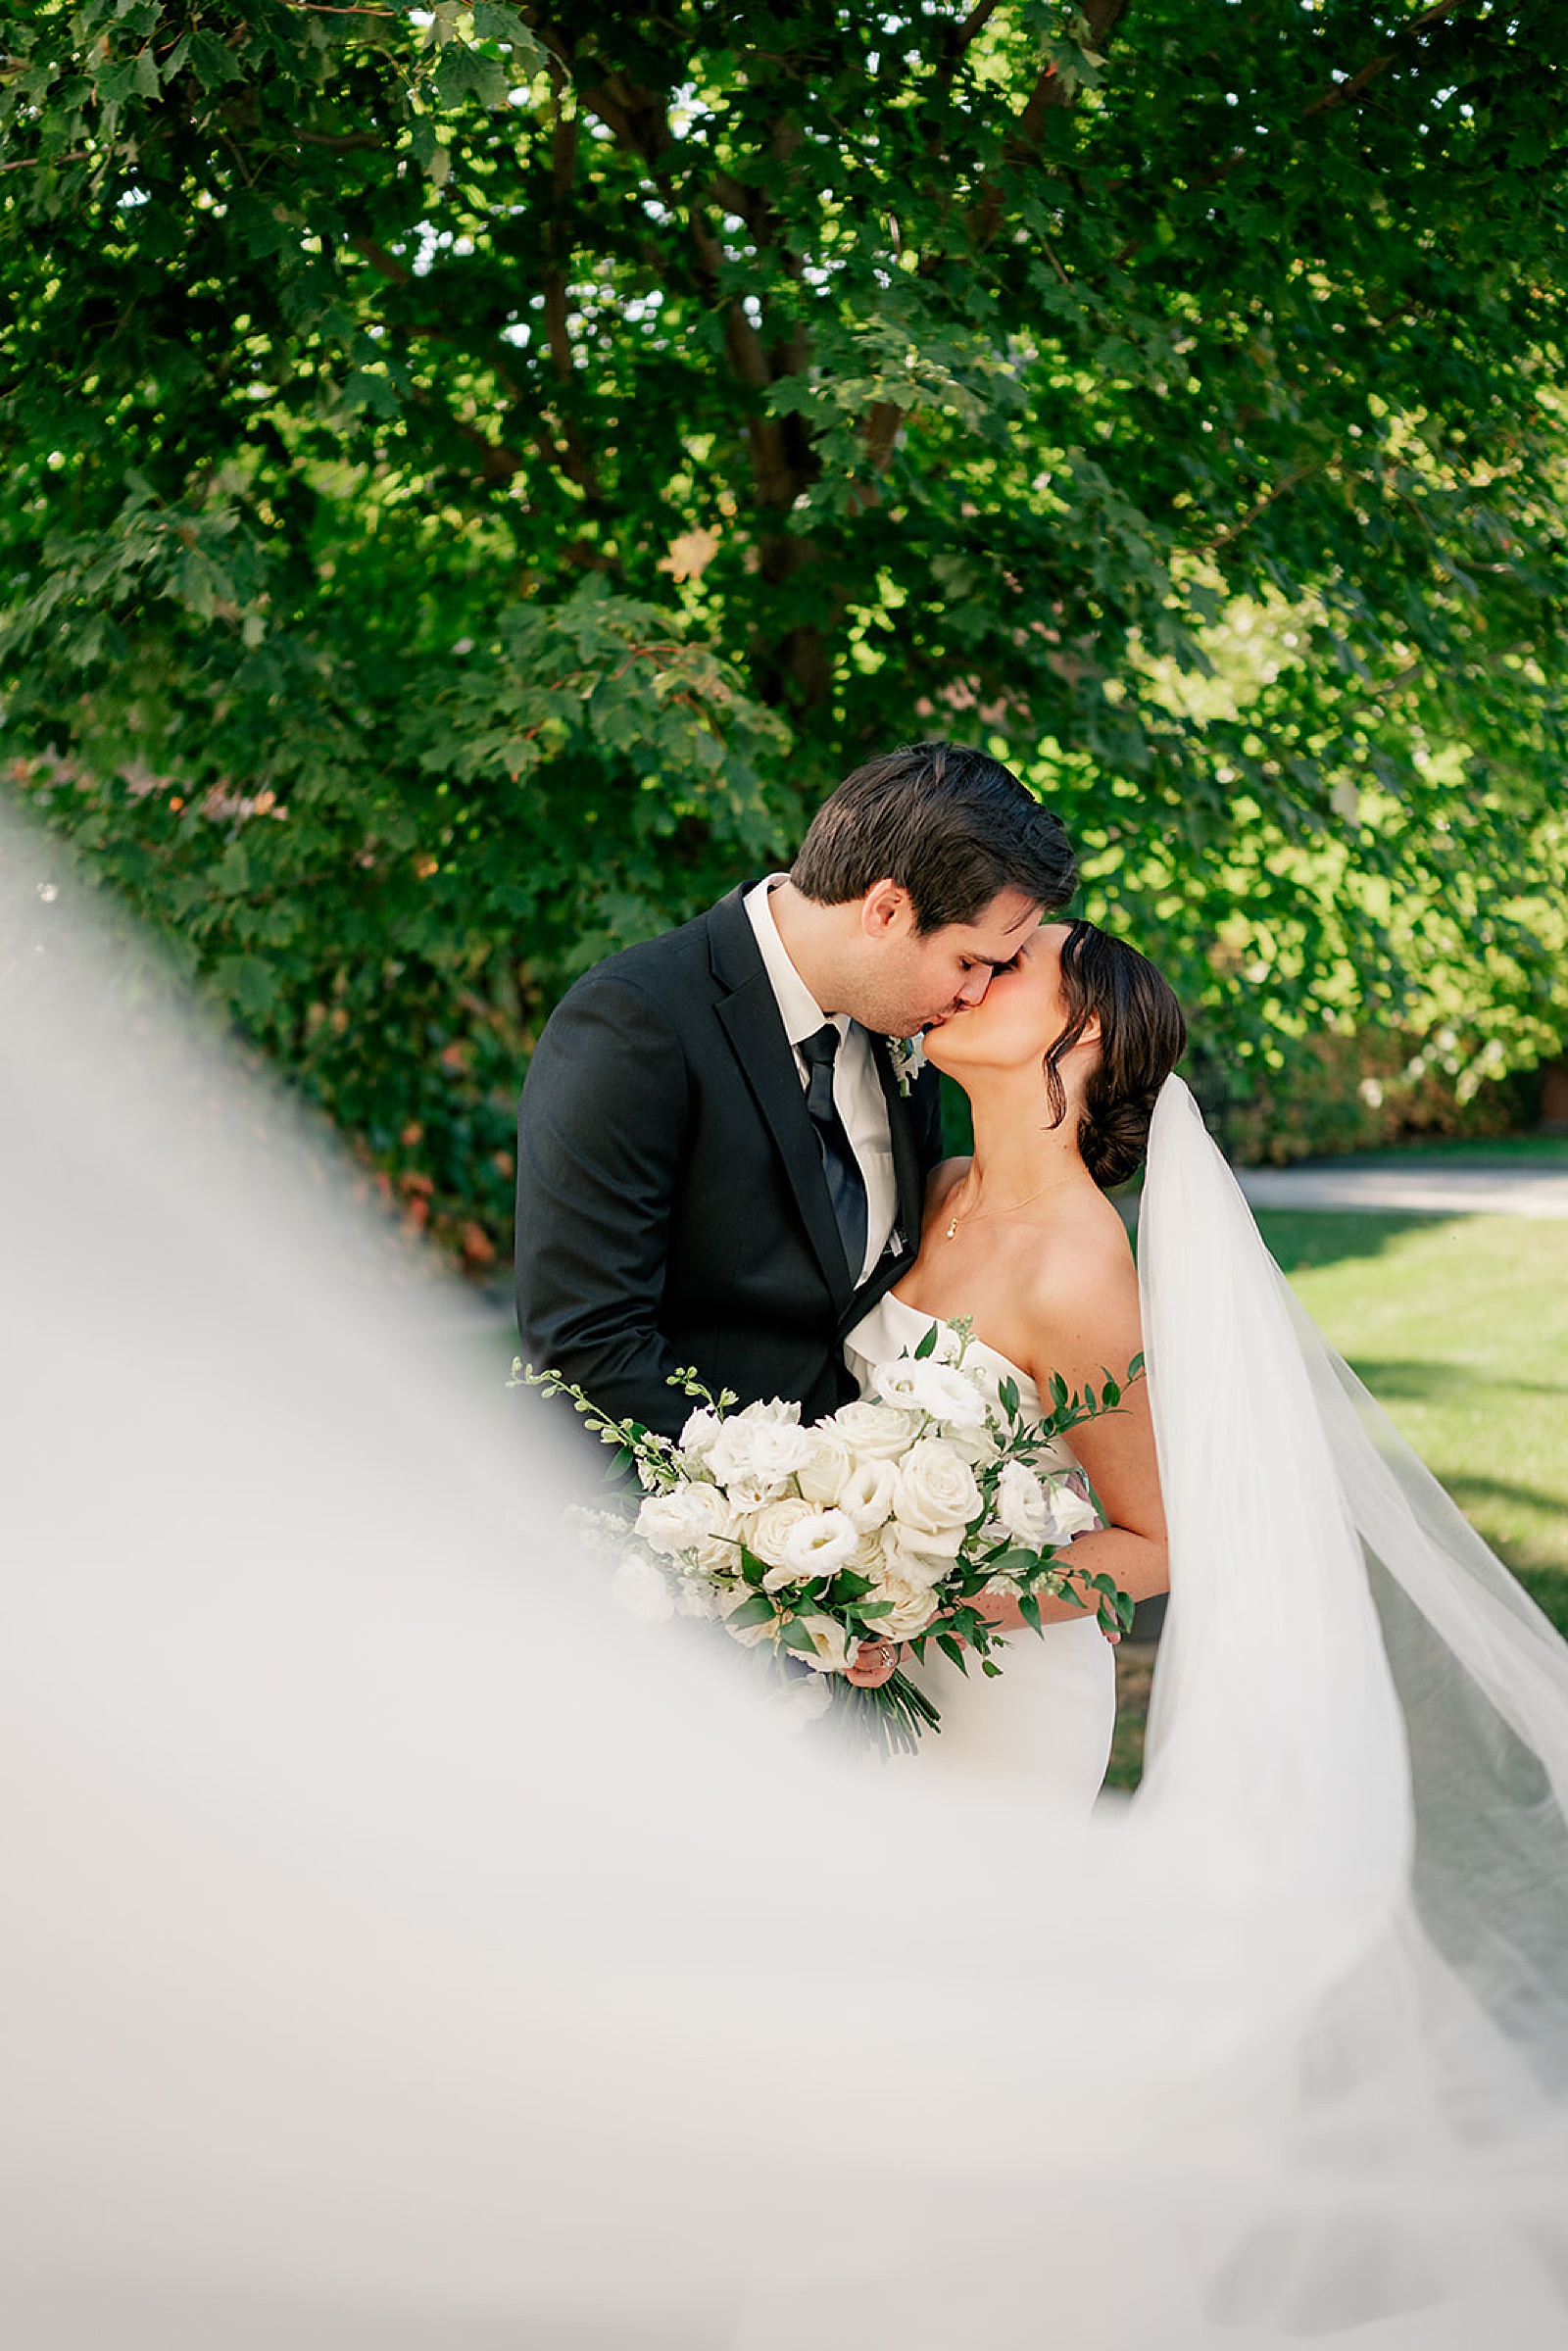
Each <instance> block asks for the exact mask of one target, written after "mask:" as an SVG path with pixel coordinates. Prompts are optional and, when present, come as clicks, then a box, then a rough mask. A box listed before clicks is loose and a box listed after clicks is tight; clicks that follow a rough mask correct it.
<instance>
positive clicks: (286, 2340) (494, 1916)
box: [0, 822, 1568, 2351]
mask: <svg viewBox="0 0 1568 2351" xmlns="http://www.w3.org/2000/svg"><path fill="white" fill-rule="evenodd" d="M0 1129H3V1132H4V1134H5V1151H4V1152H3V1153H0V1297H3V1298H4V1299H5V1313H4V1317H3V1318H0V1447H3V1451H4V1459H3V1463H0V1575H3V1578H4V1593H5V1627H6V1637H5V1640H4V1642H3V1643H0V1737H3V1739H4V1744H5V1766H4V1770H3V1772H0V1873H3V1879H4V1885H5V1889H6V1902H7V1920H6V1932H5V1936H4V1955H3V1960H0V1966H3V1969H4V1996H3V1999H0V2072H3V2076H4V2080H5V2095H4V2098H3V2099H0V2337H3V2339H4V2341H5V2342H6V2344H7V2345H8V2346H11V2345H15V2346H17V2351H104V2347H105V2346H108V2345H112V2346H114V2351H524V2347H526V2351H545V2347H547V2346H548V2347H549V2351H558V2347H565V2346H569V2347H570V2351H675V2346H679V2351H1045V2346H1055V2345H1059V2346H1062V2347H1063V2351H1069V2347H1070V2351H1127V2347H1128V2346H1129V2345H1133V2344H1146V2343H1147V2344H1150V2345H1157V2346H1158V2351H1300V2345H1301V2343H1302V2341H1303V2340H1306V2341H1309V2342H1317V2343H1321V2344H1324V2345H1327V2346H1328V2347H1329V2351H1477V2346H1478V2345H1481V2344H1490V2343H1497V2344H1499V2345H1505V2346H1506V2347H1507V2351H1563V2346H1564V2344H1565V2342H1568V1829H1565V1825H1564V1824H1565V1808H1568V1652H1565V1650H1564V1645H1563V1643H1562V1642H1561V1641H1559V1640H1558V1639H1557V1638H1556V1636H1555V1635H1554V1634H1553V1633H1552V1632H1551V1631H1550V1629H1549V1627H1547V1626H1546V1625H1545V1623H1544V1620H1543V1619H1542V1618H1541V1616H1540V1614H1539V1612H1538V1611H1536V1610H1535V1609H1533V1608H1532V1606H1531V1604H1530V1602H1529V1601H1528V1600H1527V1599H1526V1598H1525V1596H1524V1594H1523V1593H1522V1592H1520V1591H1519V1590H1518V1588H1517V1586H1515V1585H1514V1584H1513V1583H1512V1581H1511V1579H1510V1578H1509V1577H1507V1576H1506V1574H1505V1573H1504V1571H1503V1570H1502V1569H1501V1568H1500V1567H1499V1566H1498V1564H1497V1563H1496V1561H1495V1560H1494V1559H1493V1558H1492V1557H1491V1554H1490V1553H1489V1552H1487V1551H1486V1549H1485V1546H1484V1545H1482V1544H1481V1543H1479V1541H1478V1540H1477V1539H1476V1538H1475V1536H1474V1535H1473V1534H1472V1533H1471V1532H1470V1530H1469V1529H1468V1528H1467V1527H1466V1526H1465V1525H1464V1522H1463V1521H1462V1519H1460V1518H1459V1516H1458V1514H1457V1512H1455V1511H1454V1510H1453V1509H1452V1507H1451V1505H1450V1504H1448V1503H1447V1502H1446V1499H1445V1497H1444V1496H1443V1495H1442V1494H1441V1492H1440V1491H1439V1490H1438V1489H1437V1487H1436V1486H1435V1485H1434V1484H1433V1482H1432V1481H1431V1480H1430V1479H1429V1478H1427V1477H1426V1475H1425V1473H1424V1472H1423V1471H1421V1469H1420V1467H1419V1465H1418V1464H1416V1463H1414V1462H1413V1461H1412V1460H1411V1459H1410V1458H1409V1456H1408V1455H1407V1454H1406V1453H1405V1452H1404V1450H1403V1449H1402V1448H1401V1447H1400V1446H1399V1444H1398V1440H1397V1438H1396V1437H1394V1435H1393V1433H1392V1431H1390V1430H1388V1428H1387V1426H1386V1424H1384V1423H1383V1422H1382V1421H1381V1420H1380V1419H1379V1417H1378V1416H1377V1414H1376V1412H1375V1409H1374V1408H1373V1407H1371V1406H1370V1404H1369V1402H1368V1401H1367V1399H1365V1398H1364V1396H1362V1394H1361V1393H1360V1391H1359V1390H1358V1389H1357V1388H1356V1387H1355V1385H1354V1383H1353V1382H1351V1381H1350V1379H1349V1375H1348V1373H1346V1372H1345V1371H1344V1368H1343V1366H1340V1365H1339V1364H1338V1363H1337V1361H1336V1359H1334V1358H1333V1357H1331V1356H1330V1354H1329V1353H1328V1351H1327V1350H1326V1349H1325V1348H1324V1347H1323V1346H1322V1343H1321V1342H1320V1341H1319V1340H1317V1339H1316V1337H1315V1335H1314V1334H1312V1333H1311V1331H1310V1329H1309V1328H1307V1327H1303V1326H1301V1325H1299V1323H1298V1322H1297V1321H1296V1319H1295V1317H1294V1311H1293V1307H1292V1303H1291V1299H1290V1296H1289V1293H1288V1290H1287V1289H1286V1286H1285V1285H1284V1283H1283V1281H1282V1280H1281V1279H1280V1277H1279V1275H1278V1273H1277V1270H1276V1269H1275V1268H1274V1267H1273V1265H1272V1264H1271V1262H1270V1260H1269V1259H1268V1257H1267V1254H1266V1252H1265V1251H1264V1250H1263V1249H1262V1247H1261V1244H1260V1243H1259V1241H1258V1238H1257V1235H1256V1232H1255V1229H1254V1228H1253V1226H1252V1224H1251V1220H1250V1217H1249V1215H1248V1212H1247V1209H1246V1206H1245V1203H1244V1202H1243V1201H1242V1200H1241V1198H1240V1195H1239V1194H1238V1192H1237V1190H1236V1187H1235V1185H1234V1183H1233V1181H1232V1179H1231V1177H1230V1175H1229V1173H1228V1171H1227V1170H1226V1169H1225V1167H1224V1166H1223V1164H1222V1163H1221V1162H1220V1161H1219V1159H1218V1157H1217V1155H1216V1154H1215V1152H1214V1151H1213V1149H1212V1147H1211V1146H1210V1144H1209V1143H1208V1141H1207V1138H1206V1137H1205V1135H1204V1134H1203V1131H1202V1126H1201V1120H1200V1119H1199V1118H1198V1115H1197V1112H1196V1109H1195V1108H1194V1106H1193V1104H1192V1102H1191V1098H1190V1097H1189V1096H1188V1095H1187V1093H1186V1090H1185V1088H1183V1087H1182V1086H1181V1085H1180V1082H1179V1081H1176V1080H1173V1081H1171V1084H1170V1086H1169V1087H1168V1088H1167V1090H1166V1093H1165V1095H1164V1096H1163V1097H1162V1098H1161V1101H1160V1104H1159V1107H1158V1110H1157V1112H1156V1115H1155V1122H1154V1132H1153V1137H1152V1151H1151V1164H1150V1173H1149V1179H1148V1183H1147V1186H1146V1190H1145V1195H1144V1208H1143V1220H1142V1221H1143V1229H1142V1234H1141V1239H1140V1277H1141V1281H1142V1284H1143V1291H1144V1328H1145V1338H1146V1348H1147V1353H1148V1361H1149V1380H1150V1396H1151V1404H1152V1412H1153V1419H1154V1427H1155V1436H1156V1443H1157V1445H1158V1448H1159V1458H1160V1466H1161V1476H1162V1483H1163V1487H1164V1494H1165V1503H1166V1513H1167V1521H1168V1525H1169V1529H1170V1543H1171V1584H1172V1597H1171V1602H1170V1610H1169V1615H1168V1618H1167V1624H1166V1630H1165V1635H1164V1638H1163V1641H1162V1643H1161V1651H1160V1663H1159V1668H1158V1673H1157V1676H1156V1686H1155V1692H1154V1704H1153V1709H1152V1721H1151V1729H1150V1739H1149V1754H1148V1767H1147V1771H1146V1776H1145V1781H1144V1785H1143V1787H1142V1788H1141V1789H1140V1790H1139V1792H1138V1794H1137V1795H1136V1796H1135V1797H1134V1798H1133V1799H1132V1800H1131V1801H1130V1802H1129V1803H1126V1804H1117V1805H1113V1806H1105V1805H1102V1806H1097V1807H1096V1808H1095V1809H1094V1812H1093V1813H1092V1815H1089V1816H1080V1817H1077V1818H1073V1817H1068V1816H1067V1814H1066V1813H1065V1811H1064V1809H1063V1808H1062V1807H1061V1806H1059V1805H1057V1804H1055V1803H1054V1802H1048V1801H1043V1800H1042V1796H1043V1792H1044V1788H1045V1784H1046V1783H1048V1782H1050V1781H1052V1779H1053V1771H1045V1772H1040V1771H1036V1770H1034V1769H1032V1768H1031V1767H1030V1766H1029V1765H1028V1764H1026V1765H1025V1767H1024V1768H1023V1769H1021V1770H1018V1771H1015V1772H988V1773H987V1774H986V1775H985V1778H984V1783H983V1786H979V1785H977V1784H973V1783H970V1782H968V1781H966V1780H965V1778H964V1776H963V1774H962V1773H961V1772H959V1771H957V1770H955V1769H953V1768H952V1767H951V1766H948V1765H945V1764H942V1763H939V1762H938V1761H937V1757H938V1756H939V1755H940V1754H941V1752H942V1748H943V1741H941V1740H938V1741H935V1742H931V1743H930V1746H929V1752H928V1754H927V1755H926V1756H925V1757H924V1759H922V1758H919V1757H917V1758H915V1759H914V1761H913V1762H912V1763H911V1764H910V1766H909V1768H907V1769H904V1768H902V1766H901V1767H900V1768H898V1769H892V1768H890V1769H888V1770H886V1771H880V1772H869V1771H867V1770H866V1769H865V1768H864V1765H863V1760H862V1759H861V1758H859V1757H858V1756H850V1757H844V1756H842V1755H841V1754H840V1753H839V1751H838V1748H837V1744H836V1742H834V1741H832V1740H823V1739H819V1738H817V1737H815V1736H814V1735H813V1734H812V1733H811V1732H809V1731H803V1732H801V1733H800V1734H799V1735H798V1736H793V1737H792V1736H790V1735H789V1734H788V1732H787V1730H786V1728H785V1727H784V1723H785V1715H784V1713H781V1712H780V1711H779V1710H776V1709H772V1708H768V1707H760V1706H758V1705H757V1704H756V1703H755V1702H754V1700H753V1697H752V1694H751V1689H752V1686H751V1682H750V1678H749V1677H748V1676H746V1675H745V1674H744V1673H742V1674H737V1673H736V1672H735V1671H734V1670H733V1665H734V1661H733V1659H732V1658H730V1657H729V1656H728V1655H727V1654H726V1653H720V1654H715V1655H711V1654H710V1653H709V1651H708V1650H707V1649H706V1648H705V1647H704V1646H703V1645H702V1644H701V1643H699V1644H697V1646H696V1648H695V1649H694V1647H693V1645H692V1643H691V1642H690V1641H689V1640H688V1638H687V1633H688V1628H686V1627H685V1626H683V1625H682V1624H680V1623H678V1622H677V1623H674V1624H669V1625H662V1626H644V1625H638V1624H633V1623H629V1622H627V1621H626V1620H625V1619H623V1618H621V1617H618V1616H617V1615H616V1614H615V1612H614V1611H613V1608H612V1607H611V1606H610V1605H609V1604H608V1602H607V1600H606V1598H605V1586H604V1579H603V1577H602V1575H601V1574H600V1573H598V1572H597V1571H596V1570H595V1569H594V1568H593V1567H592V1566H588V1565H584V1564H583V1563H582V1561H581V1560H580V1559H578V1558H576V1557H574V1555H573V1553H572V1550H571V1548H570V1546H568V1545H566V1544H564V1543H563V1542H562V1539H561V1537H560V1533H559V1527H558V1523H557V1519H556V1516H555V1510H556V1501H557V1498H558V1479H557V1475H556V1470H555V1466H554V1463H553V1461H552V1458H551V1453H550V1449H549V1445H548V1441H547V1440H546V1438H545V1437H544V1435H543V1434H542V1432H541V1431H540V1430H538V1429H536V1428H535V1429H532V1430H531V1433H530V1427H529V1426H528V1425H525V1424H524V1423H523V1421H522V1420H521V1418H520V1416H519V1414H518V1412H517V1410H516V1409H515V1405H516V1403H517V1400H518V1399H514V1398H506V1397H504V1396H503V1395H502V1393H501V1390H500V1378H501V1372H502V1364H501V1361H500V1349H499V1347H496V1346H495V1344H494V1341H493V1340H489V1341H487V1340H485V1339H484V1338H483V1336H482V1335H481V1334H478V1333H476V1332H475V1331H474V1329H473V1327H472V1325H471V1324H465V1323H464V1322H463V1320H462V1315H463V1298H462V1294H461V1293H460V1292H459V1291H458V1290H456V1288H453V1289H448V1288H447V1287H446V1286H445V1285H443V1284H439V1283H431V1282H429V1281H428V1280H426V1281H424V1282H423V1283H422V1284H421V1283H420V1282H419V1281H418V1280H417V1279H416V1278H415V1277H416V1275H417V1267H416V1266H415V1265H414V1264H413V1263H412V1262H405V1261H403V1260H402V1259H401V1258H400V1257H399V1255H398V1252H397V1251H396V1249H394V1248H393V1247H392V1246H391V1245H390V1243H389V1242H388V1240H387V1238H386V1236H385V1233H384V1230H383V1229H380V1228H377V1227H375V1226H373V1225H368V1224H367V1222H366V1219H365V1217H364V1215H363V1214H362V1213H361V1212H360V1211H359V1210H357V1209H356V1208H355V1206H354V1204H353V1201H352V1199H351V1197H350V1189H349V1183H348V1181H347V1179H346V1178H345V1177H342V1176H340V1174H339V1172H338V1171H337V1169H336V1167H335V1165H334V1163H333V1161H332V1158H331V1153H330V1147H329V1145H327V1144H325V1143H324V1142H323V1140H322V1138H321V1137H320V1136H319V1134H313V1133H302V1132H301V1131H300V1130H299V1129H298V1128H297V1126H296V1124H295V1122H294V1120H293V1119H292V1117H291V1114H290V1113H289V1111H288V1109H287V1106H286V1104H284V1103H282V1102H280V1101H279V1100H278V1099H277V1098H276V1096H275V1095H273V1094H271V1093H270V1092H268V1091H267V1090H266V1089H264V1088H262V1087H260V1086H258V1084H257V1083H256V1081H255V1080H254V1078H252V1077H250V1076H248V1075H246V1074H245V1073H244V1072H243V1071H237V1070H236V1069H235V1066H234V1064H233V1060H232V1058H231V1056H230V1055H228V1054H227V1053H226V1052H225V1051H224V1050H223V1048H222V1047H221V1044H214V1043H213V1042H211V1041H210V1040H205V1039H204V1038H203V1037H202V1036H201V1035H200V1034H198V1033H195V1032H194V1031H193V1029H192V1025H191V1022H190V1020H189V1016H188V1014H186V1013H184V1012H182V1011H181V1010H180V1008H179V1006H178V1005H177V1004H173V1003H172V1002H170V1001H168V998H167V991H163V992H161V987H160V984H159V983H157V982H156V979H154V980H152V981H150V980H149V976H148V959H147V957H146V955H145V954H143V953H141V952H140V951H138V950H137V948H136V947H135V944H134V942H132V943H131V944H130V945H128V946H127V945H125V944H123V943H121V944H118V945H116V944H111V945H109V946H106V945H105V944H104V942H103V940H102V937H101V935H100V921H99V919H98V918H96V917H95V916H94V913H93V908H92V905H91V903H90V901H87V898H86V894H85V893H78V892H76V891H75V890H74V888H73V886H72V885H71V884H70V880H69V876H66V875H63V874H62V872H61V869H60V863H59V858H58V852H57V851H56V849H55V848H54V847H53V846H52V845H48V844H43V843H40V842H39V841H37V840H36V839H34V838H32V837H30V836H28V835H27V834H25V833H23V832H17V831H13V830H8V828H7V827H6V826H5V824H4V823H3V822H0ZM1081 1645H1082V1646H1083V1647H1084V1648H1085V1650H1086V1653H1087V1651H1088V1643H1087V1641H1085V1642H1083V1643H1082V1644H1081ZM1039 1648H1040V1650H1041V1651H1044V1652H1045V1654H1046V1657H1047V1658H1049V1655H1050V1651H1049V1649H1047V1644H1046V1643H1044V1642H1042V1643H1040V1644H1039ZM1030 1656H1031V1651H1030V1650H1029V1649H1028V1648H1027V1647H1026V1646H1025V1645H1024V1644H1023V1643H1019V1644H1018V1646H1017V1648H1016V1650H1015V1652H1014V1654H1013V1656H1012V1657H1011V1658H1010V1659H1009V1662H1008V1665H1007V1670H1006V1675H1005V1678H1004V1681H1003V1682H1001V1683H999V1684H997V1685H996V1686H995V1687H994V1688H988V1689H986V1690H983V1691H981V1692H979V1693H977V1695H978V1701H979V1702H986V1701H995V1700H996V1699H998V1698H999V1697H1000V1698H1002V1699H1003V1702H1004V1703H1005V1690H1006V1688H1007V1684H1008V1682H1010V1681H1011V1680H1012V1677H1013V1675H1014V1674H1015V1673H1016V1674H1017V1676H1018V1680H1017V1683H1016V1685H1015V1687H1016V1688H1017V1690H1019V1691H1020V1692H1021V1691H1022V1690H1024V1689H1025V1687H1026V1684H1025V1682H1024V1679H1023V1676H1024V1674H1025V1673H1027V1672H1028V1671H1029V1670H1030ZM1043 1670H1045V1671H1046V1672H1049V1670H1050V1668H1049V1665H1048V1664H1045V1665H1044V1667H1043ZM1094 1670H1095V1671H1097V1672H1099V1673H1100V1674H1102V1675H1103V1671H1104V1661H1103V1659H1101V1657H1100V1653H1099V1651H1098V1650H1097V1651H1096V1652H1095V1668H1094ZM786 1711H787V1710H786ZM789 1719H791V1720H793V1719H797V1718H794V1717H790V1718H789ZM1101 1736H1103V1733H1102V1734H1101ZM1084 1754H1085V1757H1086V1759H1087V1755H1088V1740H1087V1738H1086V1739H1085V1745H1084ZM926 1763H929V1764H930V1766H931V1768H930V1769H929V1770H927V1769H926V1768H925V1765H926ZM1053 1770H1054V1767H1053ZM1086 1777H1087V1771H1086Z"/></svg>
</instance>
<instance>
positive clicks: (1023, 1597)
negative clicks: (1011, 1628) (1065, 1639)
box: [1018, 1592, 1045, 1633]
mask: <svg viewBox="0 0 1568 2351" xmlns="http://www.w3.org/2000/svg"><path fill="white" fill-rule="evenodd" d="M1018 1614H1019V1615H1020V1616H1021V1617H1022V1618H1023V1621H1024V1623H1025V1624H1026V1625H1029V1626H1030V1627H1032V1629H1033V1630H1034V1631H1035V1632H1036V1633H1043V1632H1044V1631H1045V1627H1044V1625H1043V1624H1042V1622H1041V1618H1040V1602H1039V1601H1038V1600H1037V1599H1036V1598H1035V1595H1034V1593H1033V1592H1019V1594H1018Z"/></svg>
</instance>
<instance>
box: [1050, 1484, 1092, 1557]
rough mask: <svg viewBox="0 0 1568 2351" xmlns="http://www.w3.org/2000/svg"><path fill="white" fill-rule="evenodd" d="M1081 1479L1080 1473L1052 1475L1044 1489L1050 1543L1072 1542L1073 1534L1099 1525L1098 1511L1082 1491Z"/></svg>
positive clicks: (1082, 1533) (1085, 1532)
mask: <svg viewBox="0 0 1568 2351" xmlns="http://www.w3.org/2000/svg"><path fill="white" fill-rule="evenodd" d="M1080 1478H1081V1473H1078V1474H1077V1475H1069V1476H1067V1477H1065V1478H1053V1479H1052V1480H1051V1483H1050V1485H1049V1486H1048V1487H1047V1489H1046V1499H1047V1503H1048V1506H1049V1508H1050V1512H1051V1541H1052V1542H1053V1543H1071V1541H1072V1539H1073V1537H1074V1536H1075V1535H1087V1534H1089V1533H1090V1532H1091V1530H1092V1529H1093V1528H1095V1527H1098V1526H1100V1525H1101V1524H1102V1520H1101V1516H1100V1513H1099V1511H1098V1510H1097V1509H1096V1508H1095V1505H1094V1503H1093V1502H1092V1501H1091V1500H1090V1498H1089V1495H1088V1494H1087V1493H1085V1492H1084V1490H1083V1487H1082V1485H1081V1484H1080Z"/></svg>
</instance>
